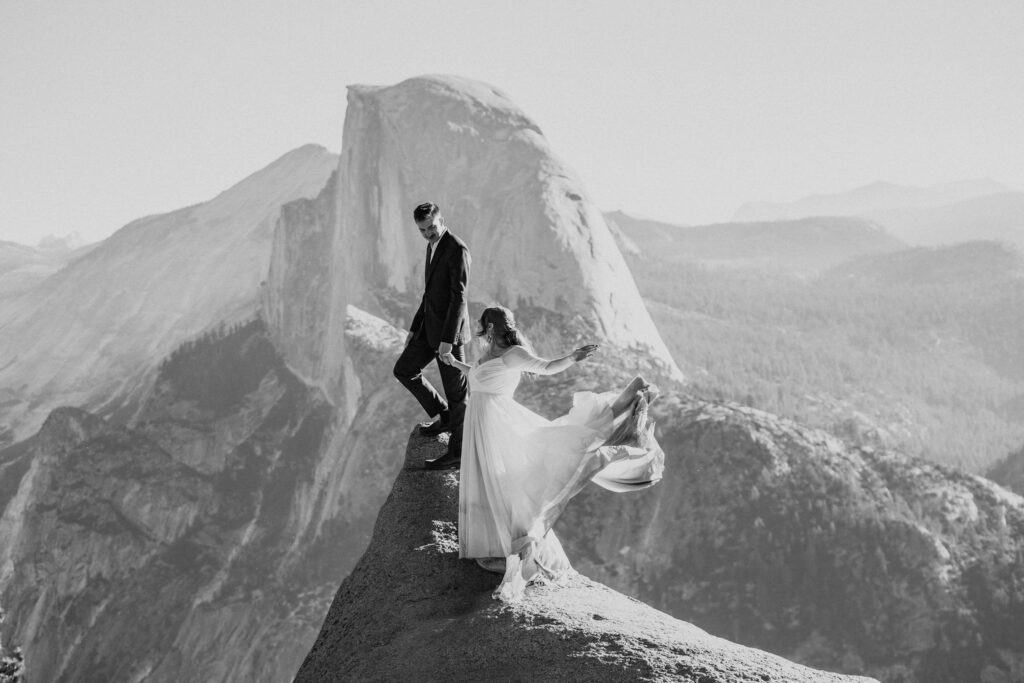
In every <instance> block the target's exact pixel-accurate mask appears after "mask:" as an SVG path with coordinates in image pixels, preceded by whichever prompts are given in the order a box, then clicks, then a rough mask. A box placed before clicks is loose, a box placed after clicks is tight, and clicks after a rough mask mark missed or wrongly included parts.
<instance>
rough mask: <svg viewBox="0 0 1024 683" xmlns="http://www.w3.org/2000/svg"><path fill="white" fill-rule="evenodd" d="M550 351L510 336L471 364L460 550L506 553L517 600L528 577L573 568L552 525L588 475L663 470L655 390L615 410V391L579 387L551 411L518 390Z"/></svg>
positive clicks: (541, 369)
mask: <svg viewBox="0 0 1024 683" xmlns="http://www.w3.org/2000/svg"><path fill="white" fill-rule="evenodd" d="M545 365H546V361H544V360H542V359H539V358H537V357H536V356H534V355H532V354H531V353H529V352H528V351H527V350H526V349H524V348H523V347H519V346H514V347H512V348H511V349H509V350H508V351H507V352H506V353H505V354H504V355H503V356H501V357H499V358H493V359H491V360H488V361H485V362H483V363H480V364H478V365H476V366H474V367H473V368H471V369H470V371H469V400H468V404H467V408H466V418H465V422H464V425H463V447H462V469H461V479H460V483H459V556H460V557H463V558H486V557H505V558H506V565H505V576H504V578H503V580H502V582H501V584H500V585H499V586H498V588H497V590H496V591H495V595H496V596H497V597H499V598H501V599H502V600H505V601H510V602H511V601H515V600H518V599H519V598H521V597H522V595H523V591H524V589H525V587H526V585H527V583H529V582H530V581H532V580H536V579H544V580H558V579H559V578H561V577H563V576H564V575H566V573H567V572H568V571H569V570H570V569H571V566H570V564H569V559H568V558H567V557H566V555H565V552H564V551H563V550H562V546H561V544H560V543H559V542H558V538H557V537H556V536H555V534H554V533H553V532H552V531H551V526H552V525H553V524H554V522H555V520H556V519H557V518H558V516H559V514H561V512H562V510H563V509H564V508H565V505H566V503H568V501H569V499H570V498H572V497H573V496H574V495H576V494H577V493H579V491H580V490H581V489H582V488H583V487H584V486H585V485H586V484H587V483H588V482H590V481H593V482H594V483H596V484H598V485H599V486H603V487H604V488H606V489H609V490H611V491H616V492H622V491H629V490H636V489H641V488H645V487H647V486H650V485H652V484H654V483H655V482H657V481H658V480H659V479H661V475H662V470H663V468H664V459H665V456H664V453H663V452H662V450H661V448H660V447H659V446H658V443H657V441H655V439H654V425H653V424H649V423H648V422H647V419H646V417H647V416H646V408H647V401H648V399H649V396H650V395H649V393H642V394H641V395H640V396H638V398H637V399H635V400H634V402H633V405H632V406H631V407H630V408H629V409H627V410H626V411H625V412H624V413H623V414H622V415H620V416H619V417H618V419H615V418H614V417H613V413H612V402H613V401H614V400H615V399H616V398H617V396H618V392H607V393H602V394H595V393H593V392H589V391H585V392H578V393H576V394H575V395H574V396H573V405H572V409H571V410H570V411H569V413H568V414H567V415H564V416H562V417H559V418H557V419H555V420H550V421H549V420H547V419H545V418H544V417H542V416H540V415H538V414H536V413H534V412H533V411H531V410H530V409H528V408H526V407H525V406H523V405H521V404H519V403H517V402H516V401H515V400H514V399H513V398H512V394H513V392H514V391H515V389H516V387H517V386H518V384H519V380H520V376H521V373H522V372H535V373H539V374H545Z"/></svg>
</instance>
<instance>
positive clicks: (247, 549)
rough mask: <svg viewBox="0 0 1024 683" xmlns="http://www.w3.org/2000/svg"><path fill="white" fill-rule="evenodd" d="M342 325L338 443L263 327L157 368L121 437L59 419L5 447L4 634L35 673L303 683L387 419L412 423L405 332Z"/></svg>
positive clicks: (354, 541)
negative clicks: (346, 402)
mask: <svg viewBox="0 0 1024 683" xmlns="http://www.w3.org/2000/svg"><path fill="white" fill-rule="evenodd" d="M348 318H349V320H350V321H351V324H350V332H349V338H348V347H347V349H348V350H347V353H348V361H349V362H350V363H352V364H353V367H354V368H356V369H357V372H356V378H357V380H358V382H357V383H356V384H355V385H354V386H353V387H352V388H353V390H354V391H358V392H359V393H358V394H357V398H358V399H360V400H359V401H357V403H359V404H360V405H361V406H362V408H361V409H360V410H359V411H357V414H356V418H355V422H356V425H357V426H356V427H353V428H351V429H349V430H347V431H344V432H341V433H340V434H339V432H338V431H337V430H338V419H337V414H336V411H335V410H334V408H333V406H331V405H330V403H329V402H328V401H327V400H326V399H325V397H324V395H323V393H322V392H321V391H319V390H318V389H316V388H314V387H308V386H307V385H305V384H304V383H303V382H302V381H300V380H299V379H298V378H297V377H295V376H294V375H293V374H292V373H291V372H290V371H289V370H288V369H287V368H286V367H285V366H284V364H283V363H282V362H281V360H280V357H279V354H278V353H277V351H276V350H275V349H274V347H273V345H272V344H271V343H270V341H269V340H268V338H267V336H266V334H265V330H264V328H263V325H262V323H261V322H260V321H258V320H257V321H252V322H249V323H247V324H245V325H236V326H232V327H228V328H225V329H223V330H222V331H220V332H217V333H213V334H210V335H207V336H204V337H202V338H200V339H197V340H194V341H192V342H190V343H188V344H186V345H185V346H183V347H181V348H179V349H178V350H177V351H175V352H174V353H173V354H171V355H170V356H169V357H168V358H167V359H165V361H164V362H163V363H162V364H161V366H160V369H159V372H158V376H157V380H156V382H155V385H154V390H153V391H152V392H151V394H150V396H149V398H148V400H147V402H146V404H145V406H144V407H143V409H142V410H141V412H140V415H139V419H138V420H136V421H135V422H134V423H133V424H132V425H131V426H130V427H121V426H117V425H115V424H112V423H111V422H109V421H106V420H103V419H101V418H99V417H97V416H95V415H92V414H90V413H88V412H86V411H83V410H80V409H75V408H60V409H58V410H56V411H53V412H52V413H51V415H50V416H49V418H48V419H47V421H46V423H45V425H44V426H43V428H42V429H41V430H40V432H39V433H38V434H37V435H35V436H34V437H33V438H31V439H29V440H27V441H26V442H23V443H22V444H19V445H18V446H16V447H14V448H10V449H7V450H5V451H3V452H2V453H0V508H2V509H4V514H3V517H2V518H0V539H3V543H0V605H3V607H4V608H5V609H6V610H7V612H8V615H9V617H10V618H9V619H8V620H7V623H6V624H4V632H3V636H4V637H3V640H4V642H7V643H14V644H17V645H21V646H23V647H24V650H25V653H26V659H27V661H28V662H29V664H28V679H29V680H40V681H44V680H45V681H93V680H147V681H184V680H203V681H218V680H225V681H226V680H247V681H280V680H284V679H286V678H288V677H289V676H291V675H292V674H294V671H295V670H296V668H297V667H298V665H299V661H300V658H301V656H302V653H303V652H304V651H305V649H307V648H308V647H309V645H310V644H311V643H312V641H313V638H314V636H315V635H316V629H317V628H318V627H319V625H320V623H321V622H322V620H323V615H324V613H325V612H326V610H327V607H328V605H329V603H330V597H331V595H332V594H333V592H334V590H335V589H336V587H337V582H338V580H339V579H340V577H341V576H344V575H345V574H346V573H347V572H348V571H349V570H350V569H351V567H352V566H353V565H354V564H355V562H356V560H357V559H358V557H359V555H360V554H361V553H362V550H363V548H364V547H365V545H366V543H367V542H368V540H369V533H370V529H371V528H372V524H373V519H374V516H375V514H376V512H377V509H378V508H379V507H380V505H381V502H382V501H383V500H384V497H385V496H386V495H387V492H388V490H389V485H390V481H391V479H392V478H393V477H394V475H395V472H396V471H397V469H398V467H399V466H400V457H401V447H402V442H403V441H404V438H403V436H402V435H401V434H395V433H394V430H389V428H388V425H389V424H391V423H392V422H393V421H394V422H400V423H402V424H409V423H410V422H411V421H412V420H413V416H412V414H411V413H412V406H411V405H409V402H407V401H399V400H397V398H398V394H399V392H400V391H401V387H400V386H399V385H398V384H397V382H394V381H393V378H391V377H390V364H389V362H388V361H389V359H391V358H393V357H394V355H395V353H396V347H397V345H398V344H400V343H401V339H402V335H401V333H399V332H398V331H397V330H394V328H391V327H390V326H388V325H387V324H386V323H384V322H383V321H380V320H378V319H375V318H373V317H371V316H368V315H366V314H364V313H362V312H360V311H356V310H352V311H350V312H349V316H348ZM385 378H387V379H386V380H385Z"/></svg>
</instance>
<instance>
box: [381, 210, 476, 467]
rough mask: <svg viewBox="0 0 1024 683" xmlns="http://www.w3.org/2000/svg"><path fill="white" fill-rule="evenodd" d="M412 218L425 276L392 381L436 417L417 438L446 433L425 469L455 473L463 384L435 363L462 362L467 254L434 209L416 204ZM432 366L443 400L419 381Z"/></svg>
mask: <svg viewBox="0 0 1024 683" xmlns="http://www.w3.org/2000/svg"><path fill="white" fill-rule="evenodd" d="M412 215H413V220H414V221H415V222H416V227H417V228H419V231H420V234H421V235H423V238H424V239H425V240H427V255H426V275H425V283H424V292H423V299H422V300H421V301H420V307H419V309H417V310H416V315H415V316H413V319H412V325H411V326H410V327H409V335H408V337H406V340H405V350H403V351H402V355H401V356H399V357H398V361H397V362H396V363H395V377H397V378H398V381H399V382H401V383H402V385H403V386H404V387H405V388H406V389H408V390H409V391H410V392H412V395H413V396H415V397H416V400H417V401H419V402H420V405H421V406H423V409H424V410H426V411H427V414H428V415H430V416H431V417H433V416H435V415H437V416H438V419H437V421H435V422H434V423H432V424H430V425H427V426H424V427H421V428H420V432H421V433H423V434H427V435H436V434H440V433H442V432H451V437H450V438H449V440H448V451H447V452H446V453H445V454H444V455H442V456H441V457H440V458H437V459H435V460H428V461H427V463H426V467H427V469H437V470H443V469H451V468H457V467H459V465H460V464H461V460H462V421H463V418H464V417H465V414H466V378H465V376H464V375H463V374H462V373H461V372H460V371H459V370H458V369H456V368H455V367H453V366H451V365H447V364H445V363H442V362H441V360H440V357H443V356H445V355H446V354H449V353H450V354H451V355H452V356H453V357H455V358H456V359H457V360H460V361H462V362H465V360H466V350H465V344H466V342H468V341H469V335H470V331H469V308H468V306H467V305H466V285H467V283H468V282H469V263H470V257H469V249H468V248H467V247H466V243H465V242H463V241H462V240H461V239H459V238H458V237H456V236H455V235H453V234H452V233H451V232H450V231H449V230H448V228H447V227H446V226H445V224H444V217H443V216H441V210H440V209H439V208H438V206H437V204H434V203H432V202H427V203H426V204H420V205H419V206H417V207H416V209H415V210H414V211H413V214H412ZM432 360H433V361H437V368H438V370H440V372H441V383H442V384H443V385H444V395H445V398H446V399H447V400H445V399H442V398H441V396H440V395H439V394H438V393H437V390H436V389H434V387H433V386H432V385H431V384H430V382H428V381H427V380H426V378H425V377H423V369H424V368H425V367H427V365H429V364H430V361H432Z"/></svg>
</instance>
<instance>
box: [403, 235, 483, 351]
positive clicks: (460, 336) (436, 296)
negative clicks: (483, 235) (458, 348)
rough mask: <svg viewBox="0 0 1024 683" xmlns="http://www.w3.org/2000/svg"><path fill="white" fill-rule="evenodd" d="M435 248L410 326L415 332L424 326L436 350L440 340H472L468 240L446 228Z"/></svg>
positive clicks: (455, 342) (427, 336) (460, 341)
mask: <svg viewBox="0 0 1024 683" xmlns="http://www.w3.org/2000/svg"><path fill="white" fill-rule="evenodd" d="M434 248H435V249H436V250H437V251H436V252H435V253H434V258H433V259H431V261H430V265H429V266H428V267H427V269H426V271H427V272H426V276H425V277H426V282H425V289H424V292H423V300H422V301H421V302H420V307H419V308H418V309H417V310H416V315H415V316H413V319H412V325H411V326H410V327H409V329H410V331H411V332H416V331H417V330H419V329H420V327H421V326H422V328H423V332H424V333H425V334H426V339H427V343H428V344H429V345H430V346H431V347H433V348H435V349H436V348H437V347H438V345H439V344H440V343H441V342H448V343H449V344H465V343H466V342H467V341H469V335H470V331H469V307H468V306H467V305H466V286H467V284H468V283H469V263H470V257H469V248H468V247H467V246H466V243H465V242H463V241H462V240H461V239H459V238H458V237H456V236H455V235H453V234H452V232H451V230H445V233H444V234H443V235H441V239H439V240H438V241H437V245H436V246H435V247H434ZM424 260H426V253H425V250H424Z"/></svg>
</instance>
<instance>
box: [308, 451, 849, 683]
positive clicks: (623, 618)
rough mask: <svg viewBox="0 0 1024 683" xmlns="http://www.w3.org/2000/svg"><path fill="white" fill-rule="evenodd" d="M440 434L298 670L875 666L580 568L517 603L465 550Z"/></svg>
mask: <svg viewBox="0 0 1024 683" xmlns="http://www.w3.org/2000/svg"><path fill="white" fill-rule="evenodd" d="M441 448H443V445H442V444H440V443H438V442H437V441H435V440H433V439H426V438H423V437H419V436H416V435H415V434H414V435H413V436H412V437H411V438H410V441H409V448H408V450H407V454H406V461H405V467H404V469H403V470H402V472H401V473H400V474H399V475H398V478H397V480H396V482H395V485H394V488H393V490H392V492H391V495H390V496H389V497H388V500H387V502H386V503H385V505H384V507H383V508H381V511H380V515H379V516H378V518H377V523H376V526H375V528H374V534H373V540H372V541H371V543H370V546H369V548H368V549H367V551H366V553H365V554H364V555H363V557H362V559H361V560H360V561H359V564H358V565H357V566H356V568H355V569H354V570H353V571H352V573H351V574H350V575H349V577H348V578H346V579H345V581H344V582H343V583H342V585H341V587H340V588H339V589H338V593H337V595H336V596H335V598H334V602H333V604H332V605H331V609H330V611H329V612H328V614H327V618H326V619H325V621H324V624H323V627H322V629H321V631H320V635H319V637H318V638H317V641H316V643H315V644H314V645H313V648H312V649H311V650H310V652H309V654H308V655H307V656H306V659H305V661H304V662H303V664H302V667H301V668H300V669H299V671H298V675H297V676H296V678H295V680H296V681H298V682H305V681H309V682H310V683H312V682H314V681H315V682H316V683H320V682H323V681H341V680H345V681H384V680H388V681H413V680H505V681H536V680H558V681H563V680H564V681H568V680H571V681H584V680H585V681H626V680H630V681H654V680H675V681H693V682H695V683H696V682H697V681H701V682H702V683H738V682H741V681H791V682H796V681H807V682H808V683H811V682H814V683H822V682H825V681H837V682H838V681H854V680H866V679H858V678H854V677H848V676H841V675H837V674H832V673H828V672H825V671H816V670H813V669H808V668H805V667H802V666H799V665H797V664H793V663H791V662H788V661H786V660H784V659H782V658H780V657H776V656H773V655H770V654H768V653H766V652H762V651H759V650H755V649H752V648H746V647H742V646H739V645H735V644H733V643H730V642H728V641H726V640H723V639H721V638H716V637H714V636H711V635H709V634H707V633H705V632H704V631H702V630H701V629H699V628H696V627H694V626H692V625H691V624H687V623H685V622H682V621H679V620H677V619H673V618H672V617H670V616H668V615H667V614H664V613H662V612H658V611H657V610H655V609H652V608H650V607H648V606H647V605H644V604H642V603H640V602H637V601H636V600H633V599H631V598H628V597H626V596H625V595H622V594H620V593H616V592H615V591H613V590H611V589H609V588H607V587H606V586H602V585H601V584H599V583H596V582H594V581H591V580H589V579H586V578H584V577H582V576H579V575H575V576H573V577H572V578H570V579H569V580H568V582H567V583H566V585H563V586H545V587H531V588H528V589H527V593H526V599H525V600H524V601H523V602H522V603H521V604H517V605H515V606H504V605H503V604H501V603H500V602H497V601H495V600H493V599H492V598H491V590H492V589H493V588H494V587H495V586H496V584H497V583H498V580H499V577H498V576H496V575H494V574H489V573H487V572H485V571H483V570H482V569H480V568H478V567H477V566H476V564H475V563H473V562H471V561H467V560H459V559H458V539H457V529H456V521H457V518H458V488H457V486H458V479H457V475H456V474H452V473H445V472H428V471H426V470H424V469H423V460H424V458H426V457H436V455H437V454H438V453H439V452H440V449H441Z"/></svg>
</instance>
